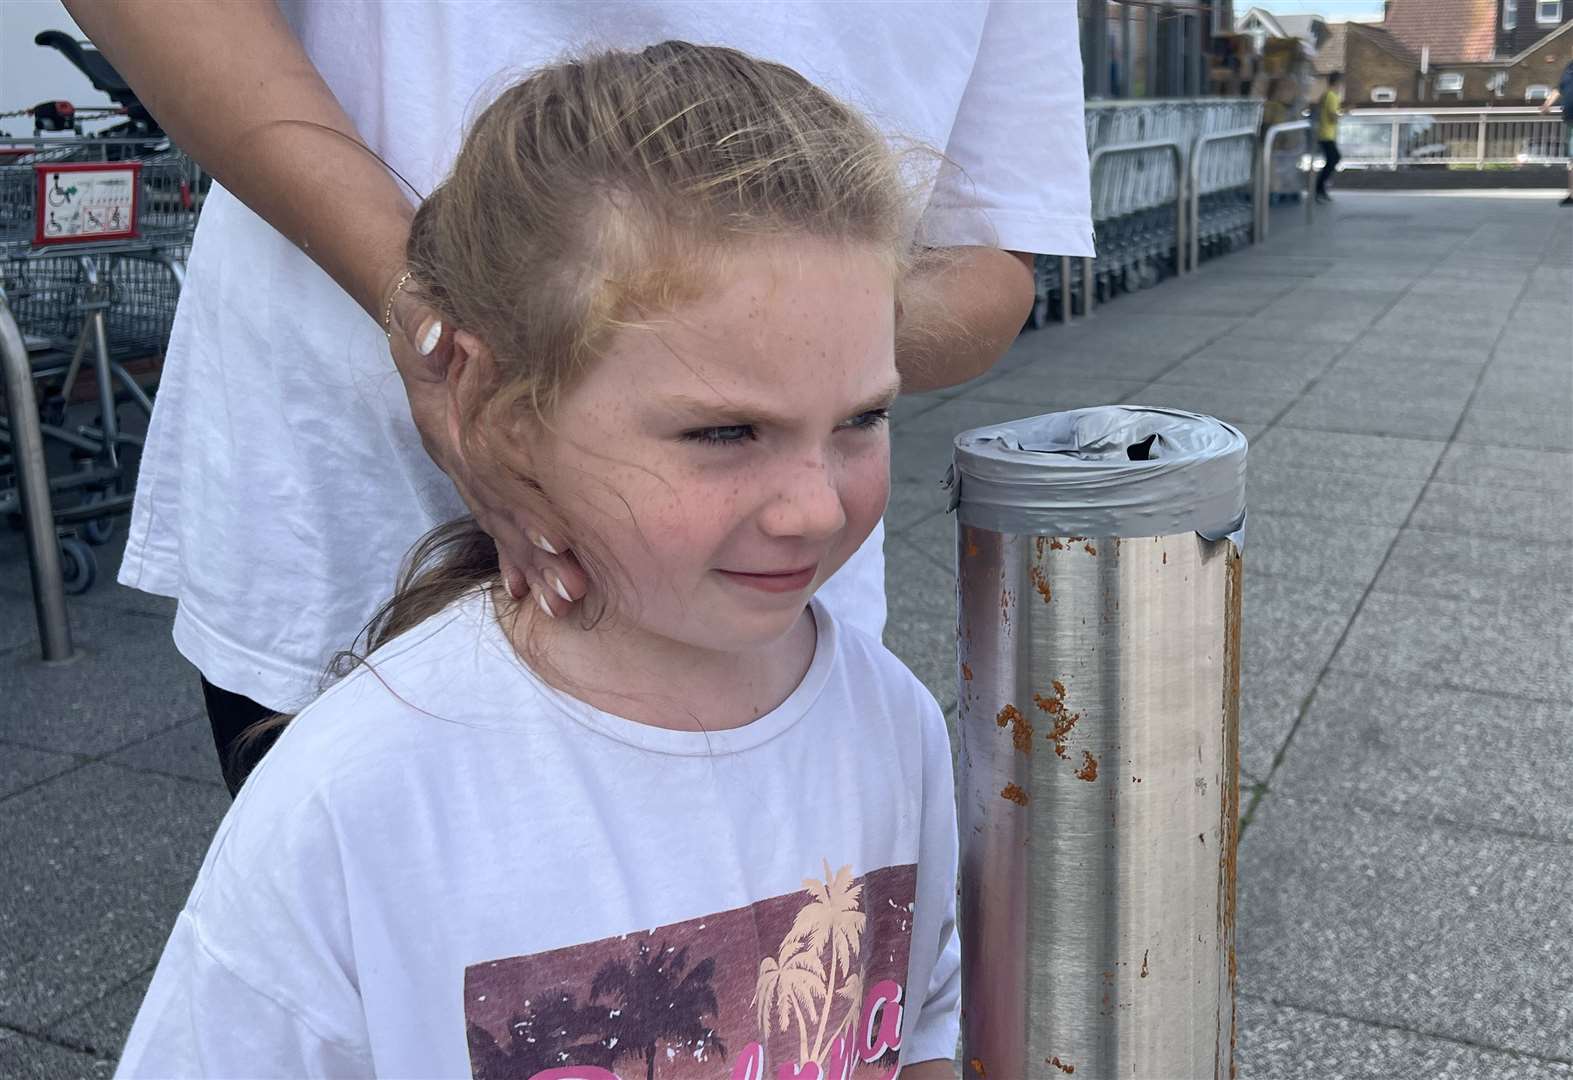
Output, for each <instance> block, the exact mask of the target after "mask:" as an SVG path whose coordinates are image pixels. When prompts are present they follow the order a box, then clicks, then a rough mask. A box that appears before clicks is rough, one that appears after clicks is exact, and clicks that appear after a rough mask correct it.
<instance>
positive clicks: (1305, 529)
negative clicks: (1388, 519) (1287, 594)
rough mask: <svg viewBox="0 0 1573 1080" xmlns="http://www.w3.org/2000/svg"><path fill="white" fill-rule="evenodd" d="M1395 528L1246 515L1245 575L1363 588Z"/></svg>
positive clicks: (1391, 540) (1273, 515)
mask: <svg viewBox="0 0 1573 1080" xmlns="http://www.w3.org/2000/svg"><path fill="white" fill-rule="evenodd" d="M1397 535H1398V529H1397V528H1394V527H1389V526H1385V525H1358V524H1351V523H1348V522H1340V523H1339V524H1338V525H1336V526H1329V525H1328V524H1327V523H1325V522H1323V521H1321V520H1320V519H1318V518H1316V517H1302V516H1298V515H1290V514H1251V515H1250V519H1249V521H1248V522H1247V523H1246V538H1245V542H1246V550H1247V552H1248V554H1247V558H1249V559H1250V572H1251V573H1256V574H1266V575H1267V576H1269V577H1283V578H1300V579H1304V580H1308V581H1317V582H1327V583H1329V584H1331V583H1337V584H1339V585H1342V586H1344V587H1347V588H1364V587H1365V585H1366V584H1367V583H1369V582H1370V581H1371V579H1372V578H1374V577H1376V571H1377V567H1379V566H1381V564H1382V559H1383V558H1385V557H1386V555H1387V549H1388V548H1389V547H1391V546H1392V543H1393V540H1394V538H1395V537H1397Z"/></svg>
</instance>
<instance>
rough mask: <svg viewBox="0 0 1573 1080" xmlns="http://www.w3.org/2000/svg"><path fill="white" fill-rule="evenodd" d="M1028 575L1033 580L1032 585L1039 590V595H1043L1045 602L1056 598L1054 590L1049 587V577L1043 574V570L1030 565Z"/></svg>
mask: <svg viewBox="0 0 1573 1080" xmlns="http://www.w3.org/2000/svg"><path fill="white" fill-rule="evenodd" d="M1027 577H1028V578H1029V579H1030V580H1031V581H1032V587H1033V588H1034V589H1037V590H1038V595H1039V596H1041V597H1043V602H1044V603H1045V604H1047V603H1048V602H1049V601H1050V600H1052V599H1054V591H1053V590H1052V589H1050V588H1049V579H1048V578H1046V577H1044V576H1043V571H1042V570H1039V569H1038V568H1037V567H1036V566H1034V567H1030V568H1029V569H1028V570H1027Z"/></svg>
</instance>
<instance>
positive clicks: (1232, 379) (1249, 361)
mask: <svg viewBox="0 0 1573 1080" xmlns="http://www.w3.org/2000/svg"><path fill="white" fill-rule="evenodd" d="M1317 374H1318V371H1317V370H1314V369H1313V368H1312V366H1311V365H1307V364H1304V363H1303V362H1301V361H1299V360H1282V359H1279V358H1276V357H1272V356H1254V357H1250V358H1242V357H1239V356H1233V355H1230V354H1229V353H1226V352H1221V351H1220V350H1219V349H1218V348H1217V346H1216V344H1214V345H1209V346H1207V347H1206V348H1204V349H1203V350H1202V351H1201V352H1199V353H1197V354H1196V355H1195V356H1192V357H1190V358H1188V359H1186V360H1184V361H1182V362H1181V363H1180V364H1179V365H1177V366H1176V367H1172V368H1170V369H1169V370H1168V371H1166V372H1164V373H1163V374H1162V375H1160V376H1158V378H1157V379H1156V380H1155V382H1156V384H1157V385H1167V384H1174V385H1178V386H1204V387H1209V388H1215V389H1222V390H1235V391H1245V392H1247V393H1257V394H1278V393H1285V392H1287V393H1296V392H1298V391H1300V390H1303V389H1305V387H1306V385H1307V384H1308V383H1310V381H1311V380H1312V379H1314V378H1316V376H1317Z"/></svg>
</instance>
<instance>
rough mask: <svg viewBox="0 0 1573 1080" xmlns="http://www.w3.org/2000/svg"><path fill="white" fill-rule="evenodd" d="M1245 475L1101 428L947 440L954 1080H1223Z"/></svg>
mask: <svg viewBox="0 0 1573 1080" xmlns="http://www.w3.org/2000/svg"><path fill="white" fill-rule="evenodd" d="M1158 438H1162V440H1163V443H1162V445H1163V446H1164V448H1165V449H1164V451H1163V454H1162V456H1161V459H1160V458H1159V457H1158V456H1152V457H1149V454H1148V452H1147V451H1148V448H1149V447H1151V446H1152V445H1153V443H1154V440H1155V439H1158ZM1245 464H1246V445H1245V438H1244V436H1243V435H1241V434H1240V433H1239V432H1238V431H1236V430H1235V429H1233V428H1231V427H1229V426H1227V425H1225V424H1222V423H1219V422H1218V421H1216V420H1212V419H1210V418H1207V417H1200V416H1194V415H1188V414H1180V415H1176V414H1174V413H1171V412H1165V411H1162V410H1144V409H1136V408H1123V407H1119V406H1115V407H1105V408H1098V409H1081V410H1076V411H1073V412H1070V413H1058V414H1054V415H1050V416H1040V417H1035V418H1032V419H1029V420H1021V421H1017V422H1014V423H1008V424H1001V425H996V426H994V427H990V428H983V429H980V430H978V431H973V432H967V433H964V434H962V435H960V436H958V437H957V439H956V449H955V464H954V466H953V470H952V485H953V486H952V493H951V497H952V504H953V505H954V506H955V508H956V515H957V525H956V532H957V537H958V540H959V542H958V544H957V545H956V548H957V552H958V567H957V595H958V599H959V612H958V614H959V618H958V638H959V643H958V651H959V653H960V656H959V660H960V678H959V679H958V680H957V684H958V689H959V693H958V699H959V708H958V718H957V729H958V736H959V740H960V744H961V755H960V757H961V765H960V768H959V777H958V782H957V792H956V794H957V804H958V807H957V808H958V812H959V814H960V840H961V850H960V911H959V917H958V924H959V926H960V928H961V934H962V945H961V954H962V997H963V999H964V1000H965V1001H966V1002H967V1009H966V1013H965V1015H964V1018H963V1020H962V1040H963V1049H962V1059H963V1060H964V1061H967V1062H968V1063H969V1064H970V1065H971V1071H970V1072H969V1074H968V1075H969V1076H970V1075H976V1076H980V1077H1004V1078H1007V1080H1062V1078H1063V1077H1064V1075H1066V1074H1069V1073H1072V1072H1074V1073H1075V1074H1076V1076H1075V1077H1072V1080H1076V1078H1078V1077H1081V1076H1088V1077H1103V1078H1114V1077H1163V1078H1177V1077H1185V1078H1188V1080H1202V1078H1207V1080H1228V1078H1230V1077H1231V1076H1233V1075H1234V1073H1233V1064H1234V1062H1233V1058H1234V1046H1233V1041H1234V1039H1233V1037H1234V1031H1235V1017H1234V996H1235V975H1234V941H1235V912H1236V905H1235V896H1236V887H1235V867H1236V852H1237V830H1238V826H1237V822H1238V815H1239V793H1240V789H1239V675H1240V638H1241V634H1240V598H1241V581H1242V578H1241V569H1242V567H1241V559H1240V552H1239V548H1238V547H1237V546H1236V543H1237V542H1238V533H1237V532H1235V530H1236V529H1238V528H1239V527H1240V525H1241V524H1242V523H1243V520H1244V511H1245ZM1176 466H1177V467H1178V469H1180V470H1183V478H1182V477H1180V476H1176V475H1175V474H1174V471H1173V470H1175V469H1176Z"/></svg>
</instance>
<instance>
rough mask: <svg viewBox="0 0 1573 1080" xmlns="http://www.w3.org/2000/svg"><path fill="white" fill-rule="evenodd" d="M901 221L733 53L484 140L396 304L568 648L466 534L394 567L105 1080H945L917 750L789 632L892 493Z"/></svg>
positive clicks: (834, 656) (784, 85) (946, 919)
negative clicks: (432, 320) (586, 583)
mask: <svg viewBox="0 0 1573 1080" xmlns="http://www.w3.org/2000/svg"><path fill="white" fill-rule="evenodd" d="M909 201H910V200H909V199H908V195H907V189H906V188H905V186H904V185H903V181H902V169H901V168H900V165H899V162H898V161H897V160H896V158H895V157H894V156H893V155H892V153H891V151H890V150H889V149H888V147H887V146H886V144H885V143H884V141H883V140H882V138H881V137H880V136H879V134H878V133H877V132H876V131H875V130H874V129H873V128H872V127H871V126H870V125H869V124H868V123H867V122H865V121H864V120H862V119H861V118H859V117H858V116H856V115H855V114H854V113H852V112H851V111H849V110H848V109H847V108H846V107H844V106H842V105H841V104H839V103H838V102H836V101H834V100H833V99H831V98H830V97H828V96H827V95H826V94H824V93H823V92H821V91H819V90H818V89H816V88H815V87H813V86H811V85H810V84H809V83H807V82H806V81H804V80H803V79H802V78H801V77H800V76H798V75H796V74H795V73H793V72H792V71H790V70H788V69H786V68H783V67H780V66H778V65H774V64H768V63H763V62H760V61H756V60H753V59H751V58H749V57H747V56H744V55H742V54H741V53H737V52H734V51H731V50H727V49H721V48H703V47H696V46H692V45H687V44H683V43H678V42H669V43H667V44H664V45H659V46H654V47H652V48H649V49H646V50H644V51H643V52H639V53H625V52H609V53H603V54H598V55H594V56H591V57H588V58H586V59H583V60H581V61H577V62H571V63H564V64H561V65H559V66H556V67H552V68H549V69H546V70H543V71H540V72H538V73H537V74H535V75H533V76H531V77H529V78H527V79H526V80H524V81H523V82H522V83H520V84H519V85H517V86H515V87H513V88H512V89H510V90H509V91H507V92H506V93H505V94H504V95H503V96H502V97H501V98H500V99H499V100H498V101H497V102H496V103H495V104H493V105H492V106H491V107H490V108H489V109H487V110H486V111H485V113H484V114H483V115H482V116H481V117H480V118H479V119H478V120H477V122H476V124H475V127H474V129H473V130H472V131H471V132H470V133H469V136H468V138H467V141H466V143H465V146H464V149H463V152H462V153H461V155H460V158H459V160H458V162H457V164H456V166H455V168H454V172H453V175H452V176H451V177H450V178H449V180H448V181H447V182H446V183H444V184H443V185H442V187H441V188H439V189H438V190H437V191H436V192H435V193H434V194H433V195H432V196H431V197H430V198H429V199H428V200H426V202H425V203H424V204H423V205H422V206H421V207H420V209H419V212H418V213H417V214H416V217H415V221H414V224H413V227H412V232H411V237H410V242H409V252H408V253H409V266H410V271H411V275H410V278H409V281H408V283H407V285H406V287H407V288H415V289H417V290H418V291H419V294H420V296H421V298H422V299H423V301H425V302H426V303H428V304H430V305H431V307H432V308H433V309H435V310H436V311H437V312H438V314H440V316H441V317H442V319H443V320H444V322H445V323H446V324H447V325H449V326H458V327H463V328H465V329H464V332H462V333H460V334H458V335H456V338H455V343H454V347H455V359H454V363H453V367H452V372H451V375H450V379H449V385H450V390H451V423H452V424H453V425H455V428H456V430H458V431H459V432H460V434H461V436H462V437H463V438H465V439H466V440H469V441H470V442H471V443H472V445H474V444H482V443H484V444H485V446H486V448H487V449H488V450H489V451H490V452H491V453H492V454H494V455H497V456H501V457H503V458H504V459H505V460H506V461H507V462H508V464H509V468H510V470H511V472H512V473H513V474H514V476H515V477H516V478H517V483H518V498H519V500H520V501H521V504H522V505H523V506H525V507H527V508H528V511H529V514H530V518H531V520H532V521H535V522H538V523H540V524H541V526H542V532H543V534H544V539H545V540H546V542H548V543H550V544H551V545H553V546H560V545H568V546H571V547H572V548H573V550H574V551H575V553H576V554H577V555H579V557H580V559H581V561H582V562H583V563H584V564H585V566H586V567H587V570H588V572H589V574H590V579H591V582H592V585H591V590H590V594H589V596H588V597H587V600H586V608H585V610H584V612H583V617H582V618H581V617H553V616H552V614H551V612H552V609H551V607H550V605H548V604H545V603H541V602H539V601H540V600H541V599H542V597H544V595H545V594H546V590H549V589H554V588H555V583H553V582H551V581H546V580H537V581H532V583H531V585H532V587H533V589H534V590H535V595H533V596H527V597H525V598H523V599H521V600H519V601H517V602H515V601H513V600H511V599H510V598H509V596H508V594H507V592H506V591H504V589H503V587H502V585H501V583H500V581H499V580H498V574H497V563H496V551H495V548H494V547H493V546H492V545H491V542H490V541H489V540H488V539H487V537H485V535H484V534H481V533H479V532H478V531H477V530H476V529H475V528H474V526H473V525H471V524H468V523H464V522H461V523H456V524H454V525H451V526H448V527H446V528H444V529H442V530H438V532H437V533H434V534H433V535H432V536H430V537H428V538H427V539H426V540H425V541H423V542H422V544H421V546H420V547H419V548H417V550H416V552H415V553H414V555H413V556H412V559H411V564H410V568H409V570H408V572H407V573H406V575H405V578H404V580H403V581H402V582H401V584H400V588H399V591H398V593H397V595H396V596H395V598H394V599H393V600H392V601H391V602H390V603H389V604H388V606H387V607H386V608H384V610H383V612H382V613H380V614H379V616H378V619H377V620H376V621H375V622H374V623H373V625H372V627H371V628H370V631H369V637H370V644H371V646H372V651H371V652H370V655H369V656H367V657H366V658H365V659H364V661H363V662H360V663H357V664H355V665H354V666H353V669H352V670H351V671H350V673H349V674H347V675H346V676H345V677H344V678H342V679H341V680H340V681H338V682H337V683H336V684H335V685H334V686H333V687H332V688H330V689H329V690H328V691H326V692H325V693H324V694H323V695H322V696H321V697H320V698H319V699H318V700H317V701H315V702H314V703H313V704H312V705H311V706H310V707H308V708H307V709H306V710H304V711H303V712H302V713H300V715H299V716H297V717H295V718H294V720H293V721H292V722H290V723H289V726H288V728H287V730H285V732H284V735H283V737H282V738H281V739H280V740H279V742H278V744H277V745H276V746H275V747H274V748H273V749H272V751H271V752H270V753H269V754H268V756H267V757H266V758H265V759H264V760H263V762H262V764H261V766H260V767H259V768H258V769H257V770H256V771H255V772H254V773H253V774H252V775H251V777H250V779H249V780H248V781H247V783H246V785H245V787H244V788H243V789H242V791H241V793H240V797H239V799H238V800H237V801H236V803H235V805H234V807H233V809H232V810H231V812H230V813H229V815H228V816H227V817H226V818H225V820H224V822H223V824H222V825H221V826H220V828H219V830H218V833H217V835H216V836H215V838H214V840H213V844H212V847H211V848H210V850H209V851H208V854H207V858H206V859H205V860H204V863H203V866H202V869H201V872H200V874H199V876H198V878H197V882H196V885H195V887H194V888H193V890H192V893H191V897H190V899H189V900H188V901H187V903H186V906H185V909H184V910H183V911H182V912H181V913H180V916H179V918H178V920H177V922H176V925H175V929H174V932H173V934H172V935H171V937H170V940H169V943H168V945H167V947H166V949H165V951H164V955H163V958H162V959H161V961H160V963H159V966H158V970H157V973H156V975H155V976H154V979H153V983H152V985H151V987H150V988H149V990H148V996H147V999H146V1001H145V1002H144V1003H143V1006H142V1009H141V1012H140V1013H139V1015H138V1017H137V1020H136V1023H135V1026H134V1027H133V1029H132V1031H131V1035H130V1039H129V1041H128V1044H127V1046H126V1050H125V1053H124V1056H123V1058H122V1061H121V1066H120V1075H123V1076H161V1077H163V1076H197V1075H200V1076H240V1075H245V1076H291V1077H300V1076H330V1075H331V1076H339V1075H385V1076H411V1077H457V1076H473V1077H533V1078H535V1080H570V1078H573V1080H613V1078H620V1080H633V1078H635V1077H645V1078H648V1080H653V1078H655V1077H662V1078H668V1077H671V1078H676V1077H720V1078H733V1080H743V1078H747V1080H765V1078H767V1077H768V1078H771V1080H775V1078H784V1077H813V1078H820V1080H830V1078H836V1080H845V1078H849V1077H858V1078H862V1077H882V1078H883V1077H890V1076H893V1075H895V1074H896V1073H897V1072H898V1071H899V1072H900V1073H901V1075H902V1076H903V1077H904V1078H907V1080H912V1078H918V1077H939V1076H951V1075H953V1069H952V1067H951V1064H950V1059H951V1057H952V1054H953V1052H954V1049H955V1045H956V1036H957V1025H958V1009H959V974H958V946H957V937H956V933H955V925H954V922H955V915H954V911H955V906H954V905H955V883H956V835H955V813H954V803H953V794H952V784H951V757H950V749H949V742H948V738H947V734H946V729H945V724H944V721H943V718H942V717H941V715H940V712H939V709H938V708H937V707H936V705H935V703H934V700H933V699H932V698H931V697H930V695H929V694H928V693H927V692H926V691H925V690H924V688H923V687H922V686H921V685H920V684H919V683H918V681H917V680H916V679H915V678H913V676H912V675H911V674H910V673H909V672H907V671H906V670H905V669H904V668H903V667H902V666H901V665H900V664H899V663H898V662H897V661H896V660H895V659H894V658H893V657H892V656H891V655H890V654H889V653H888V652H886V651H885V650H884V649H883V648H882V647H881V646H880V644H879V643H878V642H876V641H873V640H871V639H869V638H867V637H864V636H862V635H861V634H860V633H859V632H858V631H856V630H853V629H850V628H847V627H844V626H840V625H838V624H837V623H836V622H835V620H833V619H832V618H830V617H829V616H828V615H827V614H826V612H825V610H824V609H823V608H822V607H821V606H819V605H818V604H817V603H816V602H815V601H813V600H812V597H813V594H814V591H815V589H816V588H817V587H818V586H819V585H820V584H821V583H822V582H824V581H825V580H826V578H828V577H829V576H830V575H831V574H832V573H833V572H834V571H835V570H836V568H837V567H839V566H840V565H841V564H842V563H843V562H844V561H845V560H846V559H847V558H848V557H849V556H850V555H851V554H852V552H853V551H854V550H856V548H857V547H858V545H859V544H860V542H861V541H862V540H863V539H864V537H866V536H867V535H868V533H869V532H870V530H871V529H872V528H873V526H874V523H875V522H876V521H877V520H878V518H879V516H880V514H881V512H882V511H883V509H884V505H885V501H886V496H887V493H888V487H889V481H888V465H889V437H888V433H887V431H886V426H885V425H886V410H887V408H888V406H889V405H890V403H891V400H892V399H893V397H894V396H895V394H896V391H897V381H896V370H895V364H894V335H895V323H896V319H897V317H898V309H899V304H898V294H899V286H900V281H901V275H902V271H903V268H904V266H905V265H906V264H907V250H906V248H907V245H908V243H909V237H910V235H911V228H910V220H911V215H910V213H909V210H910V207H909ZM345 536H346V542H351V539H352V537H353V530H346V533H345Z"/></svg>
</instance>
